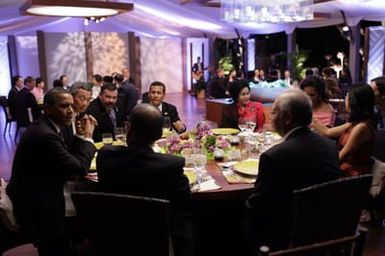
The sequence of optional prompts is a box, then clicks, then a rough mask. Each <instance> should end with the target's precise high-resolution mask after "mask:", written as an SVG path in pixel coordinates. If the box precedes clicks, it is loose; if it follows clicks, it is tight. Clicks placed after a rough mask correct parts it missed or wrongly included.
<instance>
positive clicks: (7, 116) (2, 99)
mask: <svg viewBox="0 0 385 256" xmlns="http://www.w3.org/2000/svg"><path fill="white" fill-rule="evenodd" d="M0 105H1V107H2V108H3V110H4V114H5V119H6V121H7V122H10V121H13V119H12V115H11V110H10V108H9V105H8V100H7V97H5V96H0Z"/></svg>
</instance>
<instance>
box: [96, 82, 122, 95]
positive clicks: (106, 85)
mask: <svg viewBox="0 0 385 256" xmlns="http://www.w3.org/2000/svg"><path fill="white" fill-rule="evenodd" d="M117 89H118V87H116V85H114V84H112V83H104V84H103V85H102V87H101V88H100V93H104V91H105V90H109V91H115V90H117Z"/></svg>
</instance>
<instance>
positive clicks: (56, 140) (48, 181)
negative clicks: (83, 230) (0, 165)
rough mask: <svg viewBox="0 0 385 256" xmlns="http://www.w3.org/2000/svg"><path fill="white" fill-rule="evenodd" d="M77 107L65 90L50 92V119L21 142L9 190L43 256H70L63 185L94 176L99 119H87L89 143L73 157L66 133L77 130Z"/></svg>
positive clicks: (81, 143)
mask: <svg viewBox="0 0 385 256" xmlns="http://www.w3.org/2000/svg"><path fill="white" fill-rule="evenodd" d="M72 104H73V98H72V95H71V94H70V92H68V91H65V90H64V89H63V88H61V87H56V88H53V89H51V90H50V91H48V92H47V94H46V95H45V96H44V115H43V116H42V117H41V118H40V119H38V120H37V122H35V123H33V124H31V125H30V126H29V127H28V128H27V130H26V132H25V133H24V134H23V136H22V137H21V139H20V143H19V144H18V147H17V150H16V153H15V158H14V160H13V166H12V176H11V180H10V183H9V185H8V187H7V194H8V195H9V197H10V198H11V200H12V202H13V208H14V213H15V217H16V219H17V221H18V223H19V224H20V228H21V231H22V232H23V233H24V234H25V235H26V236H27V238H28V239H30V240H31V241H32V242H33V243H34V245H35V246H36V247H37V248H38V251H39V255H40V256H47V255H48V256H52V255H56V256H68V255H70V238H69V233H70V229H69V227H68V225H67V224H68V223H67V222H66V221H65V218H64V195H63V185H64V183H65V182H66V181H67V180H68V178H69V177H70V176H72V175H76V174H79V175H81V174H83V175H84V174H85V173H86V172H87V171H88V169H89V167H90V164H91V160H92V158H93V156H94V154H95V151H96V149H95V146H94V145H93V143H92V142H93V141H92V139H91V136H92V133H93V129H94V127H95V119H94V118H92V117H91V116H88V115H85V116H84V117H83V119H82V127H81V128H82V130H83V131H84V138H82V139H81V138H76V143H74V145H75V146H74V147H73V151H72V152H70V151H69V150H68V148H67V146H66V145H65V143H64V140H63V137H62V134H61V129H62V128H63V127H64V126H68V125H70V124H71V120H72V115H73V110H72Z"/></svg>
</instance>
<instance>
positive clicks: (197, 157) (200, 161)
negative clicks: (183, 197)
mask: <svg viewBox="0 0 385 256" xmlns="http://www.w3.org/2000/svg"><path fill="white" fill-rule="evenodd" d="M191 158H192V161H193V163H194V172H195V174H196V176H197V188H198V190H199V189H200V183H201V182H202V181H203V178H204V173H203V169H204V166H205V165H206V164H207V157H206V154H204V153H203V151H202V149H199V148H198V149H193V154H192V155H191Z"/></svg>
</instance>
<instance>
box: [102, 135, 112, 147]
mask: <svg viewBox="0 0 385 256" xmlns="http://www.w3.org/2000/svg"><path fill="white" fill-rule="evenodd" d="M102 142H103V144H104V145H112V142H113V137H112V133H103V134H102Z"/></svg>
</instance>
